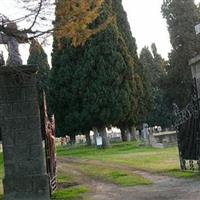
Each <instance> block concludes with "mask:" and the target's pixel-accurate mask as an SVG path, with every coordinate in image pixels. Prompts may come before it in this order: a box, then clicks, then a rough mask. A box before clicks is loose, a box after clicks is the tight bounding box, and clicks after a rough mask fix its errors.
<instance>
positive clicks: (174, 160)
mask: <svg viewBox="0 0 200 200" xmlns="http://www.w3.org/2000/svg"><path fill="white" fill-rule="evenodd" d="M57 155H58V156H64V157H73V158H80V159H88V160H98V161H101V162H103V163H108V164H116V165H118V166H120V165H121V166H128V167H130V168H133V169H137V170H144V171H148V172H151V173H160V174H165V175H169V176H174V177H177V178H198V177H199V174H198V173H196V172H185V171H180V166H179V156H178V150H177V147H170V148H164V149H158V148H153V147H145V146H140V144H138V143H136V142H129V143H116V144H113V146H112V147H111V148H108V149H96V148H94V147H86V146H85V147H84V146H81V147H76V148H73V147H65V148H63V147H59V148H58V149H57Z"/></svg>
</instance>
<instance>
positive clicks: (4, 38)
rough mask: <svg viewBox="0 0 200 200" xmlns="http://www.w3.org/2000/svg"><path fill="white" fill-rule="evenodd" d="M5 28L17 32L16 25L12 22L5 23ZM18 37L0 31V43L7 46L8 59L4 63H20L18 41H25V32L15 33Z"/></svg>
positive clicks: (10, 64) (14, 64)
mask: <svg viewBox="0 0 200 200" xmlns="http://www.w3.org/2000/svg"><path fill="white" fill-rule="evenodd" d="M7 29H8V30H10V32H11V33H14V34H15V33H17V31H18V30H17V25H16V23H14V22H10V23H9V24H8V25H7ZM17 36H18V37H14V36H12V35H9V36H8V35H5V34H3V33H0V44H5V45H7V47H8V60H7V62H6V65H9V66H16V65H22V59H21V56H20V53H19V48H18V46H19V43H26V41H27V36H26V34H17Z"/></svg>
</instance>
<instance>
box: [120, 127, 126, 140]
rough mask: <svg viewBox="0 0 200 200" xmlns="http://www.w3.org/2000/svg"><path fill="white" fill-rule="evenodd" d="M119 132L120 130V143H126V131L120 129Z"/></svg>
mask: <svg viewBox="0 0 200 200" xmlns="http://www.w3.org/2000/svg"><path fill="white" fill-rule="evenodd" d="M120 130H121V136H122V142H126V141H127V135H126V130H125V128H120Z"/></svg>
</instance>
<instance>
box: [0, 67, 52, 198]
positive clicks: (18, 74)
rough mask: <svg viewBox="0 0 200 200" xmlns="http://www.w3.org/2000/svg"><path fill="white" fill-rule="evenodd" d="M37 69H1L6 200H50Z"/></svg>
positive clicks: (0, 86)
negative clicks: (39, 105)
mask: <svg viewBox="0 0 200 200" xmlns="http://www.w3.org/2000/svg"><path fill="white" fill-rule="evenodd" d="M36 71H37V67H34V66H18V67H9V66H7V67H0V127H1V133H2V140H3V156H4V168H5V177H4V180H3V185H4V199H5V200H49V199H50V191H49V178H48V176H47V174H46V168H45V159H44V150H43V147H42V136H41V127H40V115H39V108H38V98H37V89H36V86H35V84H36V76H35V75H36Z"/></svg>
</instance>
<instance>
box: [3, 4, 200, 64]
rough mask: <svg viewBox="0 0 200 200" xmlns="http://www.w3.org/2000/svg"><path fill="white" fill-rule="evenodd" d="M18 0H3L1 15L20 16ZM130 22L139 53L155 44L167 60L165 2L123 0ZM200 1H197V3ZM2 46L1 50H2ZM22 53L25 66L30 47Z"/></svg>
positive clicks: (168, 44) (21, 50)
mask: <svg viewBox="0 0 200 200" xmlns="http://www.w3.org/2000/svg"><path fill="white" fill-rule="evenodd" d="M14 2H16V0H1V7H0V13H3V14H5V15H8V16H9V17H13V16H17V15H20V13H18V12H17V10H16V9H15V8H16V4H15V3H14ZM122 2H123V6H124V9H125V11H126V12H127V16H128V20H129V23H130V26H131V30H132V34H133V36H134V37H135V38H136V43H137V46H138V53H140V51H141V49H142V48H143V47H144V46H151V44H152V43H155V44H156V46H157V49H158V52H159V53H160V54H161V55H162V56H163V57H164V58H165V59H167V57H168V53H169V52H170V50H171V44H170V41H169V34H168V31H167V24H166V21H165V19H163V17H162V14H161V5H162V3H163V0H151V1H150V0H122ZM197 2H200V0H196V3H197ZM2 48H3V47H2V45H1V47H0V50H1V49H2ZM44 48H45V51H46V52H47V53H48V56H49V61H50V53H51V46H50V45H47V46H45V47H44ZM20 53H21V55H22V58H23V62H24V64H25V63H26V60H27V57H28V54H29V52H28V45H20Z"/></svg>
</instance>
